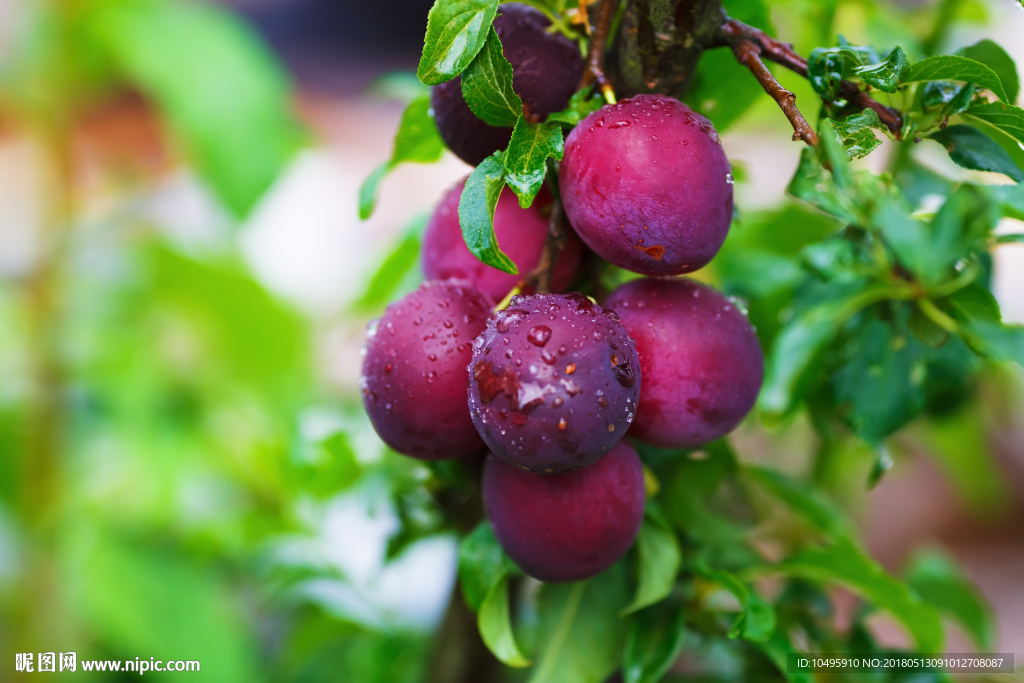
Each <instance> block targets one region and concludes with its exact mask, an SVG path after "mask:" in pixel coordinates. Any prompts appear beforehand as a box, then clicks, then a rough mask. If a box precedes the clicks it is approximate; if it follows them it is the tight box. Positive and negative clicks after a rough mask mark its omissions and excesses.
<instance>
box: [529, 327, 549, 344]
mask: <svg viewBox="0 0 1024 683" xmlns="http://www.w3.org/2000/svg"><path fill="white" fill-rule="evenodd" d="M549 339H551V328H550V327H548V326H547V325H537V327H534V328H533V329H531V330H530V331H529V332H528V333H527V334H526V341H528V342H530V343H531V344H533V345H534V346H544V345H545V344H547V343H548V340H549Z"/></svg>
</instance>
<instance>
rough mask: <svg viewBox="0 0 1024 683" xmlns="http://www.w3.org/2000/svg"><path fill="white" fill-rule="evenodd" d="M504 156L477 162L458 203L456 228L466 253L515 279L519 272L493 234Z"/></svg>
mask: <svg viewBox="0 0 1024 683" xmlns="http://www.w3.org/2000/svg"><path fill="white" fill-rule="evenodd" d="M503 157H504V155H503V154H502V153H501V152H495V153H494V154H492V155H491V156H489V157H487V158H486V159H484V160H483V161H482V162H480V165H479V166H477V167H476V168H475V169H474V170H473V172H472V173H471V174H470V176H469V178H468V179H467V180H466V187H465V189H464V190H463V191H462V197H461V198H460V199H459V225H461V226H462V237H463V239H465V240H466V246H467V247H468V248H469V251H470V252H471V253H472V254H473V256H476V257H477V258H478V259H480V260H481V261H482V262H483V263H486V264H487V265H489V266H493V267H494V268H497V269H498V270H503V271H505V272H506V273H512V274H513V275H516V274H518V273H519V269H518V268H516V264H515V263H513V262H512V259H510V258H509V257H508V256H506V255H505V254H504V253H503V252H502V251H501V248H500V247H499V246H498V238H497V237H496V236H495V234H494V207H496V206H497V205H498V197H499V196H500V195H501V190H502V189H503V188H504V187H505V180H504V173H505V165H504V163H503V162H502V159H503Z"/></svg>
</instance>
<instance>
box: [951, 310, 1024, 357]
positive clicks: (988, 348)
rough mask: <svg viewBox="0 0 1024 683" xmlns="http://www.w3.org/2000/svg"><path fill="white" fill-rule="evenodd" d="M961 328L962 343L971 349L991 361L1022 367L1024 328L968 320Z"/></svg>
mask: <svg viewBox="0 0 1024 683" xmlns="http://www.w3.org/2000/svg"><path fill="white" fill-rule="evenodd" d="M961 328H962V331H961V334H963V336H964V341H965V342H967V345H968V346H970V347H971V348H972V349H974V350H978V351H980V352H981V353H983V354H984V355H986V356H988V357H989V358H991V359H992V360H997V361H1012V362H1015V363H1017V364H1018V365H1020V366H1021V367H1024V326H1021V325H1004V324H1003V323H997V322H990V321H987V320H970V321H966V322H965V323H963V324H962V325H961ZM963 328H966V329H963Z"/></svg>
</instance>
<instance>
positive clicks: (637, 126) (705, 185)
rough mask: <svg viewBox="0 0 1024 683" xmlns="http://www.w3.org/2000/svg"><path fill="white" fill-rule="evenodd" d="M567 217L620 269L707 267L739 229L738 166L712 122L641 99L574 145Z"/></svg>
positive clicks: (581, 129) (601, 119)
mask: <svg viewBox="0 0 1024 683" xmlns="http://www.w3.org/2000/svg"><path fill="white" fill-rule="evenodd" d="M558 177H559V182H560V184H561V189H562V200H563V202H564V203H565V211H566V215H568V217H569V220H570V222H571V223H572V225H573V227H574V228H575V229H576V232H577V233H579V236H580V237H581V238H582V239H583V241H584V242H586V243H587V245H588V246H589V247H590V248H591V249H593V250H594V251H595V252H597V254H598V255H599V256H601V257H603V258H605V259H607V260H608V261H611V262H612V263H614V264H615V265H617V266H620V267H622V268H627V269H629V270H632V271H634V272H637V273H643V274H645V275H678V274H680V273H689V272H692V271H694V270H697V269H698V268H701V267H702V266H704V265H705V264H706V263H707V262H708V261H710V260H711V259H712V257H714V255H715V254H716V253H718V250H719V249H720V248H721V246H722V243H723V242H724V241H725V236H726V234H727V233H728V232H729V224H730V222H731V221H732V210H733V195H732V175H731V167H730V166H729V160H728V159H726V158H725V152H724V151H723V150H722V146H721V145H720V144H719V142H718V134H717V133H716V132H715V128H714V126H712V125H711V122H710V121H708V120H707V119H705V118H704V117H703V116H701V115H700V114H697V113H696V112H694V111H693V110H692V109H690V108H689V107H687V106H686V105H685V104H683V103H681V102H679V101H678V100H674V99H672V98H670V97H665V96H663V95H637V96H636V97H633V98H631V99H628V100H623V101H622V102H619V103H618V104H610V105H607V106H605V107H603V108H601V109H599V110H598V111H596V112H593V113H592V114H590V115H589V116H587V118H585V119H583V121H581V122H580V124H579V125H578V126H576V128H574V129H573V131H572V133H570V134H569V137H568V139H566V141H565V158H564V159H563V160H562V163H561V167H560V170H559V176H558Z"/></svg>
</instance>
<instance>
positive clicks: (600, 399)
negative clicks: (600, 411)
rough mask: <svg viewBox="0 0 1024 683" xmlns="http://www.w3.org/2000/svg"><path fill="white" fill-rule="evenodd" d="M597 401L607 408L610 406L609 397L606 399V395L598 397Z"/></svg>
mask: <svg viewBox="0 0 1024 683" xmlns="http://www.w3.org/2000/svg"><path fill="white" fill-rule="evenodd" d="M597 402H598V403H600V404H601V407H602V408H607V407H608V399H606V398H605V397H604V396H601V397H600V398H598V399H597Z"/></svg>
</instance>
